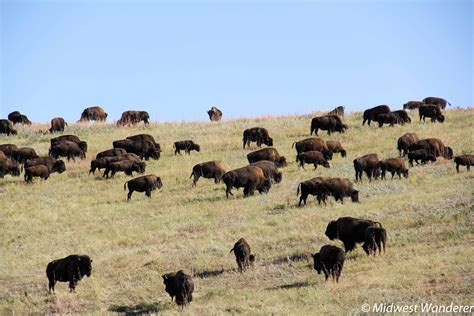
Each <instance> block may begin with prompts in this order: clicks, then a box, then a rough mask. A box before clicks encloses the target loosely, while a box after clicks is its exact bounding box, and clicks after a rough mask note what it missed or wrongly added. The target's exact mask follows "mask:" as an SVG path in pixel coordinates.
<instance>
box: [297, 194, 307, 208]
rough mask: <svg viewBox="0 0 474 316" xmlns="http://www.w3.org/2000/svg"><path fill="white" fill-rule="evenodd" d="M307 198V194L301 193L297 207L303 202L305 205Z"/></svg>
mask: <svg viewBox="0 0 474 316" xmlns="http://www.w3.org/2000/svg"><path fill="white" fill-rule="evenodd" d="M307 198H308V195H307V194H303V192H301V196H300V202H299V203H298V207H300V206H301V202H302V201H303V202H304V205H306V199H307Z"/></svg>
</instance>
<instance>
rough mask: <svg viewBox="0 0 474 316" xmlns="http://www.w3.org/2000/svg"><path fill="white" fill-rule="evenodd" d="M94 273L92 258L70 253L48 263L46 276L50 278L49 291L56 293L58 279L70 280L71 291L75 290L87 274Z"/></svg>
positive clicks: (60, 280)
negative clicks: (55, 286)
mask: <svg viewBox="0 0 474 316" xmlns="http://www.w3.org/2000/svg"><path fill="white" fill-rule="evenodd" d="M91 274H92V259H91V258H89V256H85V255H82V256H80V255H70V256H67V257H66V258H63V259H58V260H54V261H51V262H50V263H48V266H47V267H46V276H47V277H48V280H49V292H51V290H52V291H53V293H54V285H55V284H56V281H59V282H69V290H70V292H73V291H75V289H76V285H77V283H78V282H79V281H80V280H81V279H82V278H83V277H84V276H85V275H86V276H87V277H90V276H91Z"/></svg>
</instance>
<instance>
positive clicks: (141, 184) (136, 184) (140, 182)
mask: <svg viewBox="0 0 474 316" xmlns="http://www.w3.org/2000/svg"><path fill="white" fill-rule="evenodd" d="M127 186H128V195H127V200H128V201H129V200H130V199H131V198H132V193H133V192H134V191H137V192H145V195H146V196H148V197H149V198H151V191H153V190H155V189H156V188H158V189H161V188H162V187H163V183H162V182H161V178H160V177H157V176H155V175H154V174H149V175H146V176H141V177H137V178H135V179H132V180H129V181H127V182H125V184H124V185H123V188H124V190H126V189H127Z"/></svg>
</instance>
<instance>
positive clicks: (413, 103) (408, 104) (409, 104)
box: [403, 101, 424, 110]
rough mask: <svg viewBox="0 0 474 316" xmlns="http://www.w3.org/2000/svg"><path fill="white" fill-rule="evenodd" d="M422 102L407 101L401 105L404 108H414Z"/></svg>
mask: <svg viewBox="0 0 474 316" xmlns="http://www.w3.org/2000/svg"><path fill="white" fill-rule="evenodd" d="M423 104H424V103H423V102H421V101H408V102H407V103H405V104H404V105H403V109H404V110H415V109H418V108H419V107H420V106H422V105H423Z"/></svg>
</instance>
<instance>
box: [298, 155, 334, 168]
mask: <svg viewBox="0 0 474 316" xmlns="http://www.w3.org/2000/svg"><path fill="white" fill-rule="evenodd" d="M296 162H299V165H298V168H299V167H300V166H301V167H302V168H303V169H304V164H305V163H307V164H313V165H314V169H317V168H318V165H321V166H323V167H324V168H329V167H330V166H329V162H328V161H327V160H326V159H325V158H324V155H323V154H322V153H321V152H319V151H306V152H304V153H301V154H298V155H297V156H296Z"/></svg>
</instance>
